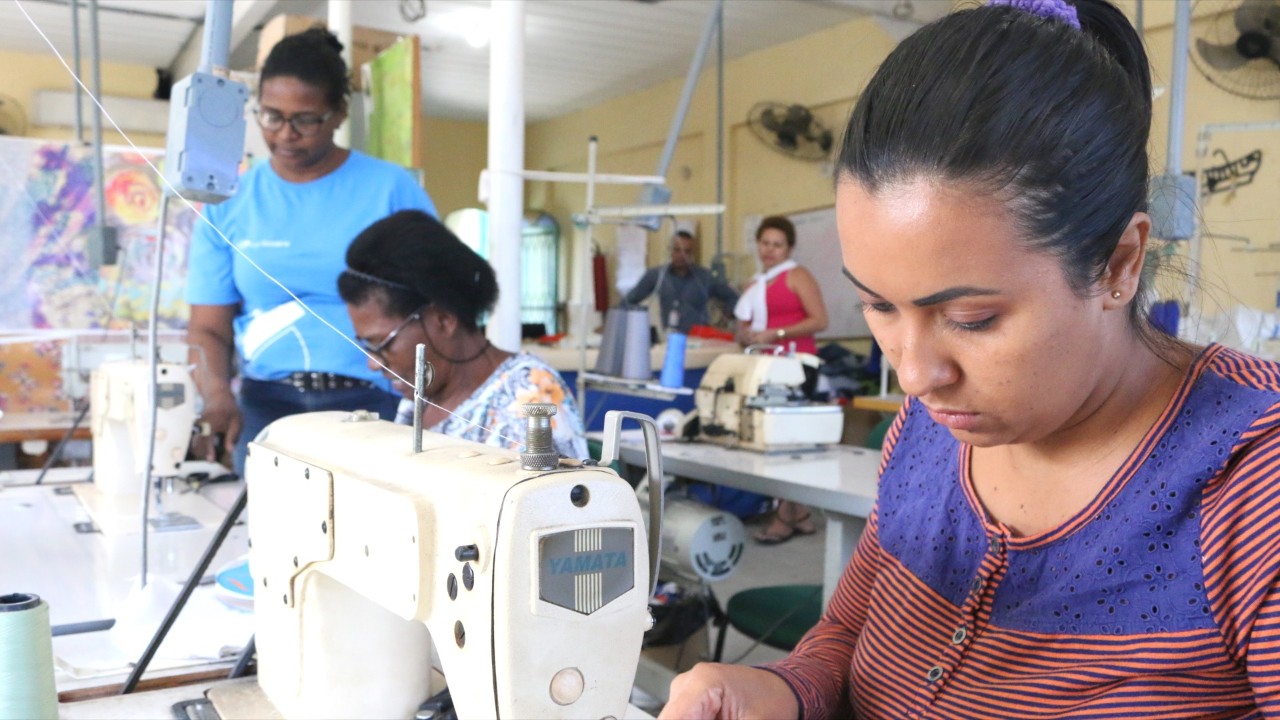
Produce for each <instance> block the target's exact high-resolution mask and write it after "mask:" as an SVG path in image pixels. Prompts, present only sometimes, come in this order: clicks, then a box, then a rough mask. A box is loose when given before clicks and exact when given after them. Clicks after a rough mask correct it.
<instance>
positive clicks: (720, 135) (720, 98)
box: [711, 4, 728, 280]
mask: <svg viewBox="0 0 1280 720" xmlns="http://www.w3.org/2000/svg"><path fill="white" fill-rule="evenodd" d="M715 14H716V204H717V205H723V204H724V5H723V4H717V5H716V13H715ZM714 258H715V262H714V263H713V265H715V267H712V268H711V272H712V273H715V272H716V270H717V269H718V268H723V265H724V260H723V258H724V213H718V214H717V215H716V254H715V256H714ZM719 275H720V279H721V280H727V279H728V277H727V275H728V273H727V272H720V273H719Z"/></svg>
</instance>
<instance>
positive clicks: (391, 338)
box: [356, 308, 422, 362]
mask: <svg viewBox="0 0 1280 720" xmlns="http://www.w3.org/2000/svg"><path fill="white" fill-rule="evenodd" d="M421 318H422V308H418V309H417V310H414V311H413V314H412V315H410V316H409V317H407V318H405V319H404V322H402V323H400V324H399V325H397V326H396V329H395V330H392V331H391V332H390V333H388V334H387V336H386V337H384V338H382V342H380V343H378V344H377V345H370V344H369V341H368V340H365V339H364V338H359V337H358V338H356V342H357V343H359V344H360V347H361V349H363V350H364V351H365V352H367V353H369V354H370V355H373V356H375V357H377V358H378V359H379V360H382V361H383V362H386V361H387V358H386V356H384V355H383V354H382V353H384V352H386V350H387V349H388V348H390V347H391V343H393V342H395V341H396V337H397V336H398V335H399V334H400V331H401V330H404V329H405V328H406V327H409V325H410V324H412V323H415V322H417V321H418V320H420V319H421Z"/></svg>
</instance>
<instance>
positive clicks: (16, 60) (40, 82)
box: [0, 50, 164, 148]
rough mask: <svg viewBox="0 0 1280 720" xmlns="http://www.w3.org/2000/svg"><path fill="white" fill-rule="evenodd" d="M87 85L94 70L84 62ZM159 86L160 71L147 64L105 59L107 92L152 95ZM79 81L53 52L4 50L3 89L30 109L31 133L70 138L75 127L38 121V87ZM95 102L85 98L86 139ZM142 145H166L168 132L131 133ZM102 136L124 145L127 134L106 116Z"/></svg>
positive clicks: (68, 86)
mask: <svg viewBox="0 0 1280 720" xmlns="http://www.w3.org/2000/svg"><path fill="white" fill-rule="evenodd" d="M83 72H84V77H83V78H82V79H83V80H84V82H85V85H86V86H91V83H90V82H89V80H90V78H91V74H90V71H89V64H88V62H87V61H86V62H85V66H84V71H83ZM155 87H156V72H155V70H154V69H153V68H149V67H146V66H144V65H126V64H123V63H110V62H104V63H102V92H103V93H104V94H105V95H111V96H116V97H128V98H150V97H151V94H152V92H154V91H155ZM74 89H75V83H74V81H72V79H71V76H70V75H69V74H68V73H67V70H66V68H64V67H63V66H62V63H60V62H58V59H57V58H56V57H54V56H53V55H45V54H32V53H17V52H7V51H2V50H0V93H4V94H6V95H12V96H13V97H14V98H17V100H18V102H19V103H20V104H21V105H22V107H23V109H24V110H26V112H27V118H28V126H27V135H29V136H31V137H38V138H49V139H54V140H70V139H71V135H72V128H70V127H52V126H38V125H35V119H34V117H33V115H34V114H35V102H36V90H68V91H69V90H74ZM90 108H92V104H91V103H90V101H89V100H88V98H86V99H85V114H84V118H85V122H84V129H85V135H84V137H85V139H86V140H91V139H92V135H93V133H92V127H93V126H92V125H91V122H90V117H91V116H90V114H89V110H90ZM129 136H130V138H131V139H132V140H133V142H134V143H135V144H136V145H137V146H138V147H146V148H163V147H164V136H163V135H156V134H151V133H130V134H129ZM102 140H103V142H104V143H105V144H107V145H124V144H126V143H125V141H124V138H123V137H121V135H120V134H119V133H117V132H116V131H115V130H114V129H112V128H111V125H110V123H108V122H107V121H106V120H105V118H104V120H103V131H102Z"/></svg>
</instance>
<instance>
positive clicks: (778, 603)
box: [712, 585, 822, 662]
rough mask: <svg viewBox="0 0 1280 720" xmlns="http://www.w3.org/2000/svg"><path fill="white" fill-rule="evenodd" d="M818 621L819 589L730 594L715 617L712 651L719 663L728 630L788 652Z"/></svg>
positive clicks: (781, 588)
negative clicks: (721, 610) (716, 629)
mask: <svg viewBox="0 0 1280 720" xmlns="http://www.w3.org/2000/svg"><path fill="white" fill-rule="evenodd" d="M820 617H822V586H821V585H772V586H769V587H758V588H750V589H747V590H742V591H739V592H736V593H734V594H733V597H731V598H729V602H728V604H727V605H725V607H724V611H723V612H720V613H718V617H717V618H716V624H717V625H718V626H719V628H720V629H719V633H718V634H717V635H716V650H715V655H714V656H713V657H712V660H713V661H714V662H720V661H721V658H722V656H723V655H724V639H725V634H726V632H727V631H728V629H729V627H730V626H732V627H733V629H734V630H737V631H738V632H740V633H742V634H743V635H746V636H747V637H749V638H752V639H754V640H756V641H757V642H759V643H760V644H762V645H768V646H769V647H771V648H777V649H779V650H790V649H792V648H794V647H795V646H796V643H798V642H800V638H801V637H804V634H805V633H806V632H808V631H809V628H811V627H813V626H814V625H817V624H818V619H819V618H820Z"/></svg>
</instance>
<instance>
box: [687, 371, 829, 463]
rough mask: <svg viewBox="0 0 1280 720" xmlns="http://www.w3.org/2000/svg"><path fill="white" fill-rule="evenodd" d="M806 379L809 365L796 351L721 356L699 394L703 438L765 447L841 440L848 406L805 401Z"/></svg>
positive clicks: (784, 448)
mask: <svg viewBox="0 0 1280 720" xmlns="http://www.w3.org/2000/svg"><path fill="white" fill-rule="evenodd" d="M803 384H804V367H803V365H802V364H801V360H800V358H798V357H796V356H794V355H775V354H755V353H746V354H738V353H732V354H725V355H721V356H719V357H717V358H716V359H715V360H713V361H711V365H710V366H709V367H708V368H707V371H706V373H705V374H704V375H703V376H702V382H701V383H699V385H698V389H697V391H696V392H695V393H694V403H695V405H696V407H697V412H698V422H699V431H698V439H699V440H703V441H706V442H714V443H719V444H721V445H728V446H731V447H739V448H744V449H747V450H757V451H760V452H782V451H792V450H804V449H813V448H817V447H821V446H823V445H831V444H833V443H838V442H840V435H841V433H842V432H843V430H844V411H843V410H841V409H840V407H839V406H838V405H827V404H821V403H813V402H809V401H807V400H805V399H804V398H803V396H802V395H801V393H800V386H801V385H803Z"/></svg>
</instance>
